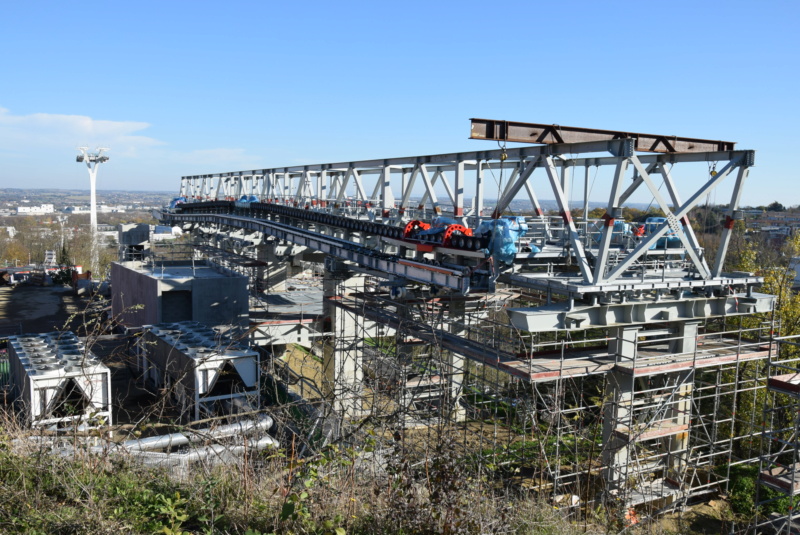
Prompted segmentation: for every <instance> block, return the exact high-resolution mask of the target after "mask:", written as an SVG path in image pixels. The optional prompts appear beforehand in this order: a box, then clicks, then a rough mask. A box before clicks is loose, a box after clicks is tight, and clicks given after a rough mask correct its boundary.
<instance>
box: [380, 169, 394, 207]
mask: <svg viewBox="0 0 800 535" xmlns="http://www.w3.org/2000/svg"><path fill="white" fill-rule="evenodd" d="M380 182H381V208H382V209H383V211H384V214H383V215H384V216H388V215H389V210H392V209H393V208H394V193H392V167H391V166H390V165H384V166H383V169H382V170H381V180H380Z"/></svg>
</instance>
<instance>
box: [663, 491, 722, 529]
mask: <svg viewBox="0 0 800 535" xmlns="http://www.w3.org/2000/svg"><path fill="white" fill-rule="evenodd" d="M732 517H733V513H731V512H730V507H729V506H728V502H726V501H725V500H720V499H717V500H709V501H708V502H705V503H698V504H696V505H692V506H690V507H688V508H687V509H686V510H685V511H682V512H680V513H672V514H669V515H666V516H664V517H663V518H660V519H658V520H657V521H656V526H658V527H659V528H660V530H659V531H661V532H662V533H666V534H672V533H675V534H678V533H680V534H683V533H686V534H697V535H700V534H703V535H707V534H709V535H710V534H714V535H717V534H719V533H728V532H729V529H730V524H729V522H726V520H728V519H730V518H732Z"/></svg>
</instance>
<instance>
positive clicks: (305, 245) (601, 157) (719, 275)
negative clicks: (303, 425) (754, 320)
mask: <svg viewBox="0 0 800 535" xmlns="http://www.w3.org/2000/svg"><path fill="white" fill-rule="evenodd" d="M472 137H473V138H476V139H484V140H492V141H497V142H498V143H499V144H500V146H499V148H497V149H493V150H482V151H468V152H460V153H450V154H438V155H429V156H415V157H403V158H386V159H376V160H365V161H357V162H338V163H328V164H318V165H303V166H292V167H281V168H270V169H256V170H249V171H236V172H226V173H216V174H206V175H195V176H185V177H182V179H181V189H180V195H181V196H180V197H179V198H178V199H176V201H175V202H174V203H173V205H172V207H171V209H168V210H165V211H164V212H163V213H162V214H161V218H162V220H163V221H164V222H165V223H167V224H170V225H182V226H183V227H184V228H185V229H186V230H191V231H193V232H194V233H195V234H196V235H197V236H200V237H202V239H203V240H205V241H206V242H207V243H208V242H211V241H215V243H227V244H235V247H234V251H235V252H236V253H237V254H242V255H245V256H248V255H251V256H252V257H253V258H257V259H258V260H265V261H268V262H273V261H274V262H275V263H279V262H280V261H283V262H290V261H293V260H291V259H293V258H296V257H297V256H299V255H304V254H308V258H310V259H312V260H311V261H316V262H319V263H322V262H324V264H325V268H326V269H325V279H324V283H323V285H324V302H325V312H324V316H325V318H326V319H325V321H326V322H329V325H330V330H329V331H326V333H325V334H326V336H328V337H330V338H331V339H332V340H333V342H332V348H330V350H329V351H327V350H326V351H325V352H324V355H325V358H324V360H325V363H324V370H323V372H324V373H323V375H324V376H325V377H326V381H327V383H326V385H327V387H326V389H325V391H326V392H327V395H328V396H329V397H330V398H331V399H333V400H334V402H335V407H336V408H337V409H338V410H339V411H340V412H341V413H342V414H344V415H348V416H360V415H363V413H364V412H365V411H367V410H369V409H368V407H367V404H365V402H364V401H363V399H364V397H365V394H364V392H365V390H366V389H367V387H365V386H364V385H365V382H366V381H367V379H366V378H367V376H373V377H375V379H374V381H375V384H377V385H379V384H380V383H381V380H384V381H385V382H387V384H388V383H391V384H392V385H394V386H392V388H396V385H397V384H402V385H404V386H403V387H402V388H401V390H402V394H401V395H400V396H399V397H398V398H397V400H398V401H397V403H404V402H405V401H407V400H408V399H409V396H411V393H412V392H417V391H424V396H425V399H424V401H421V402H420V406H426V407H428V406H439V407H441V414H442V417H443V418H445V419H447V420H448V421H462V420H464V419H465V418H468V416H467V413H468V411H470V410H473V411H477V412H475V414H477V415H478V420H480V415H481V414H482V413H481V412H480V411H478V410H477V409H476V408H475V406H474V405H475V403H474V402H476V401H475V400H478V399H481V400H490V402H491V403H495V404H498V403H504V400H507V399H509V396H511V394H509V389H510V388H511V386H513V385H519V384H523V385H524V388H522V387H520V388H521V391H524V394H521V396H522V397H521V398H520V399H522V400H523V401H515V402H514V406H513V409H512V408H508V409H504V412H508V413H510V412H516V411H517V410H522V409H521V407H523V406H526V404H528V403H530V404H531V406H532V408H531V409H530V410H531V414H532V416H531V417H532V420H531V421H532V422H534V423H532V424H531V428H530V431H531V433H534V434H535V433H539V432H540V427H538V426H537V425H536V424H535V422H540V421H543V419H549V420H550V422H551V423H552V424H553V425H554V426H555V428H557V429H558V433H559V436H561V433H562V432H563V433H577V432H579V431H580V430H579V429H577V428H575V429H573V426H578V424H577V423H571V422H567V421H565V420H563V418H562V417H561V416H559V415H560V414H567V413H568V412H569V411H575V412H576V413H580V411H581V410H583V408H585V407H583V404H584V401H582V399H583V394H582V393H580V392H579V394H580V395H579V396H578V397H579V398H580V400H578V401H575V402H574V403H569V404H568V403H567V402H566V401H564V400H565V399H566V397H565V392H567V391H568V389H567V390H565V388H566V387H565V384H566V382H567V381H581V380H583V378H587V380H588V379H591V378H593V377H597V376H602V377H603V378H604V386H603V388H604V389H605V390H604V391H603V393H602V396H601V397H600V399H602V401H601V402H600V403H601V406H600V407H593V408H592V410H594V411H596V412H597V415H598V418H599V415H600V414H602V415H603V416H602V423H601V425H602V437H603V446H602V451H601V452H599V455H600V456H601V457H602V461H603V464H604V466H605V467H606V468H605V471H604V472H603V478H604V479H603V485H604V487H603V488H604V490H603V495H604V496H605V499H607V500H611V501H614V500H617V501H620V503H624V504H627V505H628V506H634V505H636V504H640V503H645V502H649V501H653V500H664V499H666V500H668V501H674V500H679V499H682V498H686V497H688V496H690V495H691V494H692V493H693V492H699V489H708V488H712V487H713V486H714V485H717V484H720V482H723V483H724V478H722V479H717V480H715V481H713V482H712V481H710V479H709V480H708V481H706V482H704V483H703V484H702V485H699V484H696V483H695V482H693V480H692V478H693V477H695V476H697V475H698V474H701V472H702V471H701V470H700V469H699V468H698V466H700V464H698V463H701V462H702V463H708V462H710V461H708V459H723V458H724V462H727V463H729V464H730V462H731V459H732V453H731V451H732V448H733V447H732V446H731V444H732V443H733V439H731V441H730V442H725V441H723V440H719V439H718V437H717V434H716V433H717V431H716V429H717V428H718V426H719V423H718V422H717V421H716V420H714V418H715V415H713V414H712V415H708V414H702V415H700V416H699V418H700V420H701V421H703V422H705V421H707V420H708V421H712V422H713V426H711V427H709V428H713V429H714V431H713V432H711V433H706V434H707V435H708V436H705V435H703V433H704V432H705V428H703V429H699V428H697V429H695V428H693V427H692V425H693V424H692V422H693V420H692V415H695V413H698V411H699V410H700V408H699V407H700V405H701V403H700V402H701V400H705V399H708V398H709V397H711V395H709V394H708V392H709V390H708V389H709V388H713V387H709V386H707V384H710V383H714V382H715V381H716V383H715V384H716V385H721V384H723V383H721V382H720V381H721V378H722V377H723V374H724V375H725V377H733V379H731V380H730V384H732V385H734V386H733V387H732V389H728V390H725V392H724V393H720V392H719V388H720V387H719V386H716V388H717V390H718V391H716V393H715V394H713V396H714V398H713V399H714V400H715V403H717V402H718V401H719V400H720V399H722V398H723V397H724V396H726V395H728V394H731V393H732V394H731V395H732V396H733V399H734V400H735V398H736V392H737V390H736V388H739V386H737V385H739V384H740V383H741V384H754V385H758V384H759V383H758V379H757V378H751V377H750V376H747V375H746V372H747V370H748V369H749V368H746V367H740V364H741V363H743V362H747V361H752V360H764V359H766V358H767V356H768V355H769V354H770V352H771V351H773V349H774V348H773V345H772V343H771V342H770V339H769V335H765V334H764V333H769V332H771V329H772V326H770V325H761V326H759V327H757V328H753V329H750V331H752V332H750V331H748V332H744V331H743V330H742V326H741V324H740V326H739V331H732V330H730V325H728V324H726V321H729V320H728V318H730V317H735V316H745V315H751V314H757V313H765V312H769V311H771V310H772V308H773V304H774V297H773V296H769V295H764V294H760V293H758V292H756V291H755V289H756V288H757V287H758V286H759V285H760V284H761V283H762V282H763V279H761V278H759V277H756V276H754V275H753V274H750V273H741V272H731V273H728V272H725V271H724V270H723V266H724V262H725V257H726V254H727V251H728V247H729V245H730V243H731V239H732V237H733V232H734V227H735V224H736V222H737V221H738V220H740V219H742V214H741V212H740V211H739V209H738V205H739V200H740V198H741V195H742V189H743V185H744V183H745V181H746V179H747V176H748V173H749V170H750V168H751V167H752V166H753V165H754V163H755V153H754V151H750V150H736V149H735V148H734V143H732V142H725V141H712V140H702V139H695V138H682V137H676V136H659V135H650V134H638V133H633V132H614V131H605V130H594V129H584V128H572V127H561V126H556V125H535V124H526V123H513V122H508V121H494V120H486V119H473V120H472ZM529 141H530V142H534V143H539V145H536V146H521V147H507V146H506V143H508V142H529ZM723 183H725V184H727V189H726V194H727V195H729V197H726V199H725V200H726V201H727V203H726V204H727V207H726V208H725V220H724V222H723V224H722V233H721V237H720V242H719V247H718V249H717V251H716V254H715V255H714V256H713V258H707V256H706V252H705V250H704V249H703V247H702V246H701V245H700V242H699V240H698V237H697V236H696V235H695V232H694V230H693V228H692V225H691V224H690V220H689V215H690V213H691V211H692V210H693V209H694V208H696V207H698V205H699V204H700V203H701V202H703V201H704V200H705V199H707V198H708V196H709V194H710V193H712V192H714V191H719V187H720V185H722V184H723ZM643 194H644V195H646V196H647V197H650V198H652V203H653V206H656V207H658V208H659V209H660V211H661V212H662V213H663V217H660V218H652V219H648V220H647V221H646V222H642V224H641V225H640V226H638V227H637V228H636V229H634V228H633V227H632V226H631V222H627V221H624V219H623V208H624V207H625V206H626V205H627V204H629V203H630V202H631V200H632V199H634V198H635V197H634V195H637V196H641V195H643ZM576 197H577V198H578V200H574V199H575V198H576ZM590 197H592V198H593V199H603V204H604V209H605V210H604V214H603V215H602V217H599V218H591V217H590ZM490 198H494V199H495V201H494V202H491V203H489V202H488V200H489V199H490ZM520 198H521V199H525V200H527V201H530V203H531V207H532V213H529V214H512V215H510V216H509V213H510V212H513V210H514V208H515V206H516V205H515V200H517V199H520ZM468 199H469V200H470V201H469V202H468V201H467V200H468ZM542 199H548V202H552V203H553V204H554V206H555V209H554V210H550V213H546V211H545V208H544V207H545V206H546V204H545V203H544V202H542ZM550 199H552V201H549V200H550ZM634 230H636V232H634ZM320 253H321V254H320ZM315 255H316V256H315ZM369 281H377V283H371V282H369ZM476 300H480V304H477V303H476ZM515 305H516V306H515ZM492 307H494V308H493V309H492ZM492 310H494V311H501V310H504V311H505V312H506V313H507V315H508V319H506V320H503V321H505V323H503V322H498V321H497V318H498V317H500V316H498V315H491V314H490V312H491V311H492ZM709 321H720V322H722V325H721V327H719V328H717V327H716V326H715V327H714V328H713V329H712V328H707V324H708V322H709ZM595 328H598V329H601V330H602V332H603V333H604V334H602V335H599V336H600V337H599V338H598V339H596V340H588V334H587V332H588V330H589V329H595ZM559 331H583V332H584V335H585V336H587V338H585V339H584V341H583V343H582V344H583V345H579V344H577V343H574V342H573V341H572V339H571V338H570V336H571V333H569V332H567V333H564V334H565V337H564V339H563V340H559V336H560V335H559V333H558V332H559ZM737 333H738V334H737ZM743 333H744V334H743ZM543 334H545V335H547V336H552V337H553V338H552V339H553V340H555V342H552V344H553V347H549V346H548V343H550V341H549V339H548V340H544V339H543V338H542V337H541V336H540V335H543ZM737 337H738V338H737ZM384 338H385V339H387V340H388V339H391V340H392V343H391V344H390V347H391V348H392V349H391V350H392V351H394V352H395V353H396V354H394V355H389V356H387V354H386V350H384V349H380V348H379V347H378V346H377V344H378V342H377V341H380V340H382V339H384ZM365 340H372V341H373V342H374V343H375V344H376V345H375V346H371V347H369V348H366V347H365ZM543 340H544V341H543ZM545 342H547V343H545ZM413 344H424V347H425V349H424V351H423V350H413V349H410V348H411V346H412V345H413ZM554 348H555V349H554ZM423 354H424V355H426V356H425V358H428V361H426V362H425V363H422V364H420V362H419V359H420V358H422V357H420V355H423ZM411 355H415V357H414V358H411V357H410V356H411ZM392 358H394V359H395V360H396V362H394V361H392V362H389V361H390V360H391V359H392ZM415 358H416V359H417V360H416V361H415ZM437 359H438V360H437ZM365 369H368V373H367V372H365ZM383 369H392V370H393V371H392V377H391V378H390V379H385V378H384V379H381V378H380V377H378V376H380V373H381V372H380V370H383ZM403 374H406V375H405V376H404V375H403ZM714 374H716V376H714ZM714 377H716V379H714ZM710 378H711V379H710ZM726 380H727V379H726ZM709 382H710V383H709ZM412 383H413V384H412ZM725 384H728V383H725ZM409 385H411V386H409ZM420 385H423V386H424V388H422V387H421V386H420ZM510 385H511V386H510ZM549 385H553V386H552V388H550V386H549ZM757 387H758V386H756V387H754V388H757ZM375 388H376V389H377V388H378V387H375ZM548 388H550V390H551V392H552V394H547V396H550V397H544V394H542V393H543V392H545V391H546V390H547V389H548ZM576 388H577V391H579V390H580V388H579V387H576ZM434 392H440V399H438V400H435V401H432V400H433V398H434V397H435V396H434V395H433V394H432V393H434ZM531 395H533V396H534V397H536V396H539V399H538V400H535V399H534V400H532V399H530V398H529V397H530V396H531ZM468 396H471V398H470V399H471V401H470V400H466V399H465V398H466V397H468ZM525 396H529V397H525ZM412 397H413V396H412ZM576 399H578V398H576ZM559 404H560V405H559ZM698 414H699V413H698ZM526 418H527V416H526ZM576 421H579V419H578V420H576ZM598 421H599V420H598ZM526 422H527V420H526ZM517 423H519V422H517ZM517 423H515V424H514V425H517ZM522 425H523V426H524V425H528V424H527V423H524V424H522ZM723 425H724V422H723ZM576 436H577V435H576ZM690 437H692V438H691V440H692V441H694V442H692V443H691V447H690ZM698 441H699V442H698ZM579 443H580V441H576V442H575V444H576V446H575V447H576V448H578V446H577V444H579ZM700 443H702V445H699V446H698V445H697V444H700ZM585 444H587V445H588V444H590V445H591V448H590V450H589V451H590V452H593V451H594V446H595V439H586V440H585ZM587 447H589V446H587ZM645 454H646V455H648V456H650V457H649V460H647V462H641V463H640V458H643V457H644V456H645ZM591 455H592V454H591V453H590V466H589V467H588V468H586V467H580V468H578V467H576V468H575V469H574V470H573V471H572V475H571V476H568V475H564V476H562V475H559V474H558V472H559V470H560V468H559V467H560V466H561V464H562V460H559V459H556V460H555V461H553V463H552V466H550V465H549V466H550V468H548V470H550V472H548V473H547V474H548V475H547V477H548V478H550V479H552V481H553V486H552V491H553V493H556V492H557V491H559V492H563V491H564V489H566V488H569V489H572V490H570V491H569V492H573V491H574V490H575V489H576V488H577V487H578V486H579V480H580V477H584V476H585V477H589V478H591V477H596V476H597V471H596V470H595V471H593V470H592V468H591ZM577 457H578V456H576V458H577ZM698 459H702V461H699V460H698ZM547 462H549V461H547ZM553 467H555V468H553ZM656 472H657V473H658V474H660V475H659V477H658V479H655V476H652V474H654V473H656ZM581 474H582V476H581ZM651 476H652V477H651ZM698 477H699V476H698ZM570 478H573V479H574V480H573V479H570ZM638 480H641V481H642V482H644V481H648V482H649V483H648V484H647V485H645V484H644V483H642V484H633V483H632V482H634V481H638ZM576 481H578V483H576ZM656 481H658V484H656V483H655V482H656ZM651 483H652V484H651ZM570 485H571V486H570ZM645 488H647V489H649V490H648V492H649V493H650V494H648V495H647V496H645V495H644V494H643V493H644V490H643V489H645ZM654 489H655V490H654ZM575 492H577V491H575Z"/></svg>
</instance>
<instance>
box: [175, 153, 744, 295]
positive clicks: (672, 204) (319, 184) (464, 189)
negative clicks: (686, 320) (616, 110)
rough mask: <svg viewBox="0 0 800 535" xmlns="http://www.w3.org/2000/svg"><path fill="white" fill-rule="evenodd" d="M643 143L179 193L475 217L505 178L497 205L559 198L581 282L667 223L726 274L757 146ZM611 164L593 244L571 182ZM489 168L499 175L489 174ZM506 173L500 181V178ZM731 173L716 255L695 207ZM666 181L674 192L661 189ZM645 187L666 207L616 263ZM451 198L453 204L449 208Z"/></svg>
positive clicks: (452, 159) (259, 176) (330, 170)
mask: <svg viewBox="0 0 800 535" xmlns="http://www.w3.org/2000/svg"><path fill="white" fill-rule="evenodd" d="M635 147H636V140H634V139H616V140H610V141H594V142H581V143H570V144H551V145H545V146H535V147H522V148H508V149H497V150H491V151H473V152H462V153H452V154H440V155H433V156H418V157H406V158H389V159H383V160H367V161H360V162H342V163H331V164H319V165H305V166H295V167H284V168H273V169H258V170H251V171H238V172H230V173H217V174H209V175H195V176H186V177H182V179H181V194H183V195H186V196H188V197H192V198H194V199H197V200H209V199H230V200H235V199H238V198H240V197H241V196H244V195H247V196H255V197H258V198H259V199H260V200H262V201H266V202H271V203H277V204H288V205H293V206H303V207H308V208H310V209H313V210H322V211H326V210H332V209H335V208H338V207H340V206H342V205H344V204H358V205H360V206H364V207H367V208H368V209H370V210H372V211H373V212H374V213H375V216H376V217H377V219H378V220H380V221H382V222H384V223H387V224H394V225H397V224H401V223H402V222H403V221H404V220H407V219H408V218H409V212H410V211H414V210H420V209H429V210H430V213H431V214H433V215H440V214H443V213H447V214H449V215H452V216H454V217H457V218H458V217H461V218H463V219H464V221H465V222H466V223H468V224H469V223H470V222H473V223H474V222H476V221H477V218H478V217H480V216H481V215H485V214H483V212H484V208H485V207H484V199H485V198H486V197H485V196H486V193H487V191H489V189H490V188H491V187H493V186H495V185H498V186H500V187H501V189H500V190H499V192H498V193H499V195H498V201H497V205H496V207H495V208H494V212H495V214H499V213H502V212H503V211H504V210H506V209H507V208H508V206H509V204H510V203H511V202H512V200H514V199H515V198H516V197H517V196H518V195H527V197H528V198H529V199H530V201H531V203H532V205H533V207H534V210H535V212H536V213H537V214H542V213H543V210H542V208H541V203H540V202H539V199H540V198H548V197H551V198H554V199H555V201H556V203H557V205H558V210H559V212H560V214H561V217H562V218H563V222H564V227H565V229H566V232H567V233H568V241H569V246H570V248H571V254H572V255H573V256H574V257H575V259H576V263H577V265H578V267H579V269H580V280H579V281H575V282H577V283H578V284H583V285H591V286H597V285H609V284H612V283H614V282H615V281H619V279H620V278H621V277H622V276H623V275H624V274H626V272H628V271H629V270H630V268H631V267H632V266H634V265H635V264H636V263H637V262H638V261H639V260H640V259H641V258H642V256H643V255H645V254H646V253H647V251H648V250H650V249H651V247H652V246H653V245H655V244H656V243H657V242H658V240H660V239H662V238H663V237H664V236H665V235H667V234H668V233H670V234H671V235H675V236H678V237H679V238H680V240H681V242H682V244H683V247H684V249H685V251H686V254H687V255H688V257H689V259H690V260H691V264H692V268H693V271H694V273H693V274H692V277H693V278H694V279H700V280H705V281H709V280H712V279H715V278H718V277H720V275H721V274H722V266H723V262H724V259H725V255H726V252H727V247H728V244H729V242H730V238H731V230H732V228H733V223H734V220H735V219H736V217H737V213H738V212H737V207H738V203H739V198H740V196H741V192H742V185H743V184H744V181H745V179H746V178H747V175H748V172H749V169H750V167H751V166H752V165H753V164H754V152H753V151H747V150H730V151H721V152H694V153H667V154H642V153H637V152H636V151H635ZM697 162H708V163H709V165H711V164H712V163H713V165H714V166H719V167H720V169H719V171H717V172H716V173H715V174H713V175H712V176H711V177H710V179H709V180H707V181H704V182H702V183H701V184H699V185H698V186H699V187H698V188H697V189H696V190H694V191H690V192H688V193H687V194H684V195H681V194H680V193H679V192H678V189H677V187H676V180H675V178H674V175H676V174H678V173H679V172H680V170H681V168H682V166H683V165H684V164H691V163H697ZM605 167H610V168H612V169H613V178H612V180H611V183H610V184H606V186H607V188H606V191H607V206H606V215H605V216H604V219H605V228H604V229H603V231H602V238H601V239H600V240H599V241H598V243H597V247H596V249H593V250H592V251H587V250H586V246H585V241H584V240H582V239H581V234H580V232H579V229H578V226H577V225H576V221H575V219H574V218H573V216H572V215H571V211H570V206H569V201H568V199H569V193H570V192H569V187H570V184H571V182H572V175H573V174H574V173H577V172H580V171H583V174H584V178H585V181H586V182H587V183H588V178H589V175H590V173H593V172H594V173H596V172H597V170H598V169H599V168H605ZM489 174H491V176H492V177H493V178H494V181H493V182H494V184H492V183H491V181H490V180H488V178H489ZM498 175H499V176H500V179H501V181H502V182H501V183H499V184H498V182H497V177H498ZM503 177H506V179H505V180H503ZM542 177H543V178H544V180H542ZM730 177H733V180H734V184H733V188H732V192H733V193H732V195H731V199H730V203H728V209H727V217H726V223H725V225H724V230H723V235H722V239H721V246H720V247H719V250H718V252H717V255H716V257H715V258H714V259H713V262H711V263H709V262H708V261H707V260H706V259H705V258H704V257H703V255H702V249H701V248H700V246H699V244H698V241H697V238H696V236H695V234H694V231H693V230H692V228H691V225H689V224H688V217H687V216H688V214H689V212H690V211H691V210H692V208H694V207H695V206H697V205H698V204H699V203H700V202H701V201H702V200H703V199H705V198H706V196H707V195H708V194H709V193H710V192H712V191H713V190H714V189H715V188H717V187H718V186H719V185H720V184H721V183H722V182H723V181H725V180H726V179H729V178H730ZM659 182H661V183H663V185H665V186H666V188H665V189H666V194H662V192H661V190H660V187H659V184H658V183H659ZM437 186H439V187H437ZM437 189H438V190H439V191H441V190H442V189H443V190H444V191H445V192H446V196H447V198H446V199H440V196H439V195H438V194H437ZM586 190H588V188H585V191H584V207H585V208H588V192H587V191H586ZM638 190H647V191H649V193H650V194H652V197H653V199H654V203H655V205H657V206H658V207H659V208H660V209H661V210H662V211H663V212H664V214H665V215H666V222H664V223H663V224H662V225H661V226H660V228H658V230H657V231H656V232H653V233H651V234H650V235H649V236H647V237H646V238H645V239H643V240H642V241H640V242H639V243H638V244H637V246H636V247H635V249H633V250H632V251H630V253H629V254H627V256H626V257H625V258H624V259H623V260H622V261H620V262H618V263H616V264H614V265H611V264H610V263H609V254H610V252H611V239H612V232H613V226H614V221H615V217H619V214H620V213H621V207H622V206H623V205H624V204H625V202H626V201H627V200H628V199H629V198H630V197H631V196H632V195H633V194H634V193H635V192H637V191H638ZM420 192H421V197H419V195H420ZM523 192H524V193H523ZM468 195H471V196H472V198H473V202H472V205H471V206H467V205H466V204H465V197H467V196H468ZM415 196H416V198H414V197H415ZM445 207H446V208H447V210H443V208H445ZM585 213H586V211H584V214H585ZM486 215H488V214H486Z"/></svg>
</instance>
